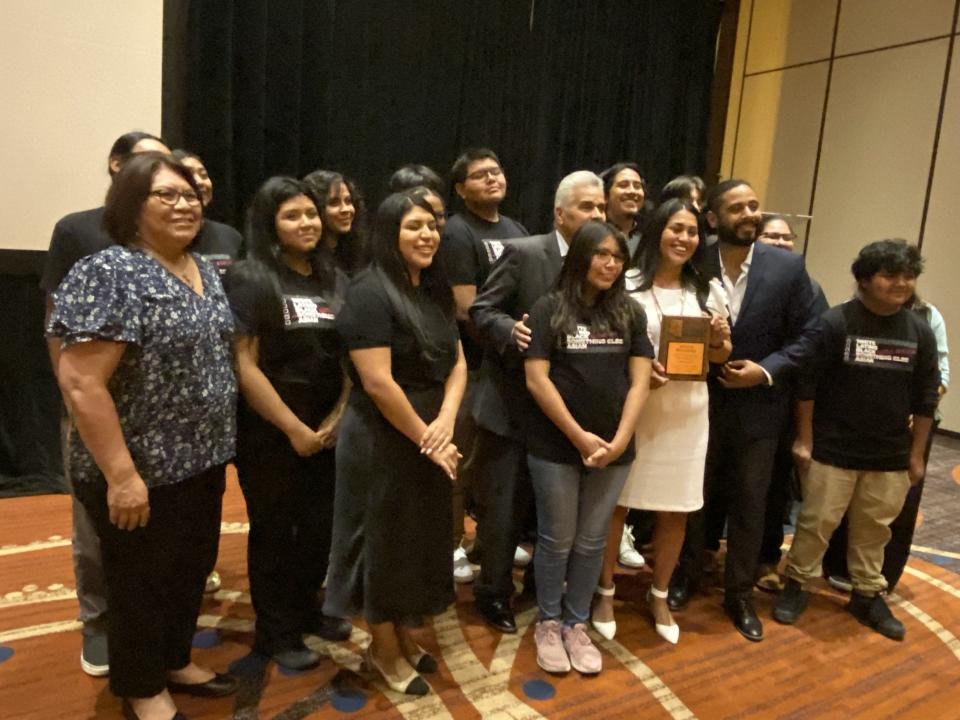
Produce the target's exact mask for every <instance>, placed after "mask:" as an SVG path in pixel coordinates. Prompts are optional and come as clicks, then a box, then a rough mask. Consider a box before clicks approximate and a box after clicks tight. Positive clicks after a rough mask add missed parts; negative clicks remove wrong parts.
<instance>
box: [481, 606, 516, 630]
mask: <svg viewBox="0 0 960 720" xmlns="http://www.w3.org/2000/svg"><path fill="white" fill-rule="evenodd" d="M474 604H475V605H476V606H477V612H479V613H480V614H481V615H482V616H483V619H484V620H486V621H487V623H489V624H490V625H492V626H493V627H495V628H496V629H497V630H499V631H500V632H502V633H507V634H510V635H512V634H513V633H515V632H516V631H517V621H516V619H515V618H514V617H513V610H512V609H511V608H510V603H509V602H507V601H506V600H476V601H475V602H474Z"/></svg>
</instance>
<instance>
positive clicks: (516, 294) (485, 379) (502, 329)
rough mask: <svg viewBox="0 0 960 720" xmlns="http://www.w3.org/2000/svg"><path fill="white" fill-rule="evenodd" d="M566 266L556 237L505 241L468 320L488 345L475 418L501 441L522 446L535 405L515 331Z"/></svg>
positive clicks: (484, 357)
mask: <svg viewBox="0 0 960 720" xmlns="http://www.w3.org/2000/svg"><path fill="white" fill-rule="evenodd" d="M562 265H563V258H561V257H560V248H559V246H558V245H557V234H556V233H555V232H550V233H548V234H546V235H534V236H532V237H528V238H518V239H517V240H509V241H504V248H503V254H502V255H501V256H500V258H499V259H498V260H497V262H496V263H495V264H494V266H493V269H492V270H491V271H490V275H489V277H488V278H487V281H486V283H484V285H483V288H482V289H481V290H480V291H479V293H478V294H477V298H476V300H475V301H474V303H473V305H471V306H470V319H471V320H473V323H474V325H475V326H476V327H477V330H479V332H480V333H481V335H482V336H483V340H484V354H483V365H482V366H481V375H480V380H479V382H478V383H477V388H476V390H475V391H474V405H473V416H474V418H475V419H476V421H477V424H478V425H479V426H480V427H482V428H484V429H486V430H489V431H490V432H493V433H496V434H497V435H501V436H504V437H509V438H513V439H515V440H523V423H524V418H525V415H526V412H528V411H529V404H530V402H532V401H531V399H530V396H529V393H528V392H527V383H526V377H525V375H524V370H523V356H522V355H521V353H520V352H519V350H518V349H517V346H516V343H515V342H514V341H513V325H514V323H515V322H516V321H517V320H519V319H520V318H522V317H523V315H524V314H525V313H529V312H530V308H532V307H533V304H534V303H535V302H536V301H537V300H539V299H540V298H541V297H542V296H543V295H546V294H547V293H548V292H550V290H551V289H553V285H554V283H555V282H556V280H557V277H558V276H559V275H560V268H561V266H562Z"/></svg>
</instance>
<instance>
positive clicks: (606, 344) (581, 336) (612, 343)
mask: <svg viewBox="0 0 960 720" xmlns="http://www.w3.org/2000/svg"><path fill="white" fill-rule="evenodd" d="M563 349H564V350H566V351H567V352H576V353H584V352H586V353H616V352H622V351H623V336H621V335H617V334H616V333H596V334H594V333H591V332H590V328H589V327H588V326H586V325H582V324H579V323H578V324H577V332H576V333H575V334H573V335H569V334H568V335H566V337H565V338H564V343H563Z"/></svg>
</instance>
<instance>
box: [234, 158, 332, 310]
mask: <svg viewBox="0 0 960 720" xmlns="http://www.w3.org/2000/svg"><path fill="white" fill-rule="evenodd" d="M300 195H304V196H306V197H307V198H308V199H309V200H310V201H311V202H312V203H313V204H314V205H315V206H316V207H317V212H318V213H319V212H320V202H319V200H318V199H317V198H316V196H315V195H314V194H313V191H312V190H311V189H310V188H309V187H308V186H307V185H306V183H304V182H301V181H300V180H297V179H296V178H292V177H281V176H277V177H272V178H270V179H269V180H267V181H266V182H265V183H263V185H261V186H260V189H259V190H257V192H256V193H255V194H254V196H253V200H251V202H250V207H249V208H248V209H247V224H246V233H245V234H246V238H245V240H246V246H247V259H246V261H245V262H242V263H238V264H237V265H235V266H234V268H231V270H233V271H234V272H231V275H232V276H234V277H238V276H239V277H246V278H249V279H250V280H251V281H252V282H253V283H255V284H256V285H258V286H260V288H261V289H263V290H265V291H266V292H265V295H266V297H268V298H271V300H270V303H271V307H269V308H266V309H265V310H266V312H265V316H266V317H268V318H271V320H273V319H278V318H279V317H280V312H281V309H282V308H281V304H280V303H281V299H280V298H281V295H282V293H281V290H280V273H281V271H282V270H283V269H284V268H285V267H286V264H285V263H284V261H283V248H282V246H281V245H280V238H279V237H278V236H277V212H278V211H279V209H280V206H281V205H283V204H284V203H285V202H287V201H288V200H292V199H293V198H295V197H299V196H300ZM308 260H309V261H310V267H311V269H312V270H313V277H314V279H315V280H317V282H318V283H319V284H320V286H321V288H323V289H324V290H325V291H327V292H331V291H333V290H334V289H335V288H336V270H335V268H334V264H333V256H332V253H331V252H330V249H329V248H328V247H327V246H326V245H325V244H324V243H323V242H318V243H317V246H316V247H315V248H314V249H313V250H312V251H311V252H310V254H309V256H308Z"/></svg>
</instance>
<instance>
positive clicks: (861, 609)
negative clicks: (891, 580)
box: [847, 590, 907, 640]
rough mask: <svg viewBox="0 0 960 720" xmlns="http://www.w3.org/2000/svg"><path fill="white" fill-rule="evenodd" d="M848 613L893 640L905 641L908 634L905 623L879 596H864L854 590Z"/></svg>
mask: <svg viewBox="0 0 960 720" xmlns="http://www.w3.org/2000/svg"><path fill="white" fill-rule="evenodd" d="M847 611H848V612H849V613H850V614H851V615H853V616H854V617H855V618H856V619H857V620H859V621H860V623H861V624H862V625H866V626H867V627H869V628H873V629H874V630H876V631H877V632H878V633H880V634H881V635H883V636H884V637H888V638H890V639H891V640H903V638H904V635H906V634H907V631H906V630H905V629H904V627H903V623H902V622H900V621H899V620H897V619H896V618H895V617H894V616H893V613H891V612H890V608H888V607H887V603H885V602H884V601H883V598H882V597H880V595H879V594H877V595H872V596H871V595H864V594H862V593H859V592H857V591H856V590H854V591H853V593H851V595H850V602H849V603H848V604H847Z"/></svg>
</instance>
